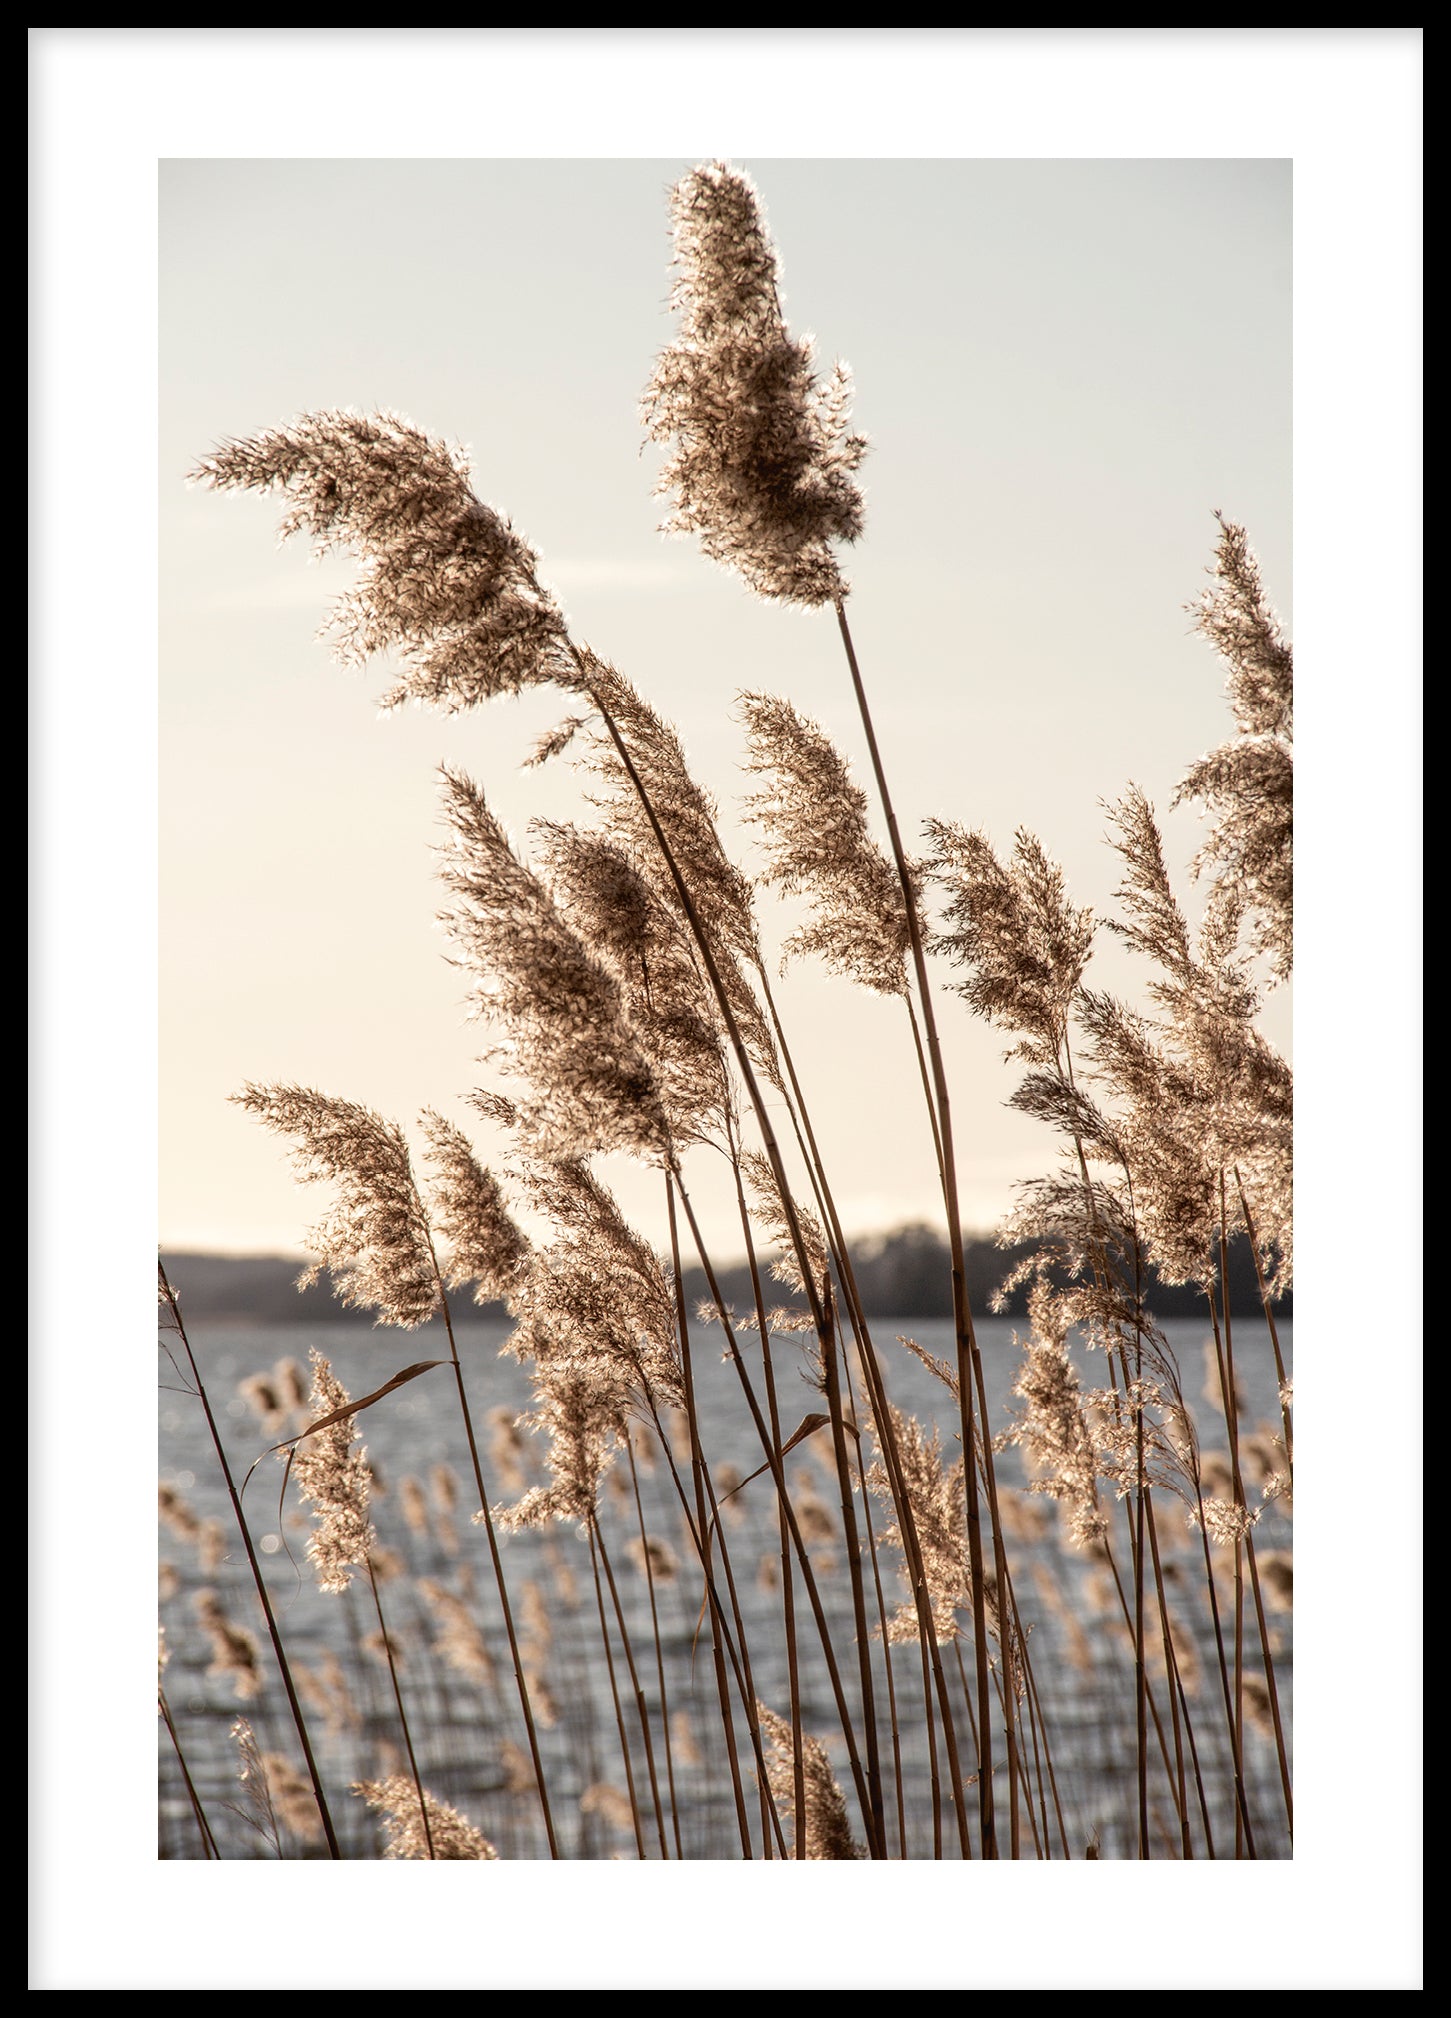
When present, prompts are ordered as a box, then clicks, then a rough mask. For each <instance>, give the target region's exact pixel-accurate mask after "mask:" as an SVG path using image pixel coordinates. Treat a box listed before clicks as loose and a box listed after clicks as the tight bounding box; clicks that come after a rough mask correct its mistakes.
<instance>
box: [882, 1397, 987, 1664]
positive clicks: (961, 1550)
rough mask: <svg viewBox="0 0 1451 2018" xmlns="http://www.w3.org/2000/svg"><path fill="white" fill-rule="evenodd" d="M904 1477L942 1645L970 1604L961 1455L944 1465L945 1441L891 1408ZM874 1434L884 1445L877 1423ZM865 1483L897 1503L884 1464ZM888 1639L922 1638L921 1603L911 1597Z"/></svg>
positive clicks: (896, 1534)
mask: <svg viewBox="0 0 1451 2018" xmlns="http://www.w3.org/2000/svg"><path fill="white" fill-rule="evenodd" d="M887 1406H888V1407H889V1408H891V1411H892V1423H893V1427H894V1429H895V1431H896V1442H897V1451H898V1457H899V1460H900V1463H901V1467H902V1479H903V1484H904V1486H905V1488H906V1492H907V1497H908V1499H909V1500H910V1502H911V1506H912V1519H913V1522H914V1523H915V1525H916V1529H917V1541H918V1544H919V1546H920V1548H921V1550H922V1565H923V1568H924V1570H925V1571H926V1576H927V1595H928V1599H929V1601H930V1603H931V1606H932V1617H931V1619H930V1621H929V1622H928V1623H929V1626H930V1629H931V1632H932V1635H933V1638H934V1639H935V1640H936V1641H937V1643H938V1645H939V1646H942V1645H945V1644H946V1643H947V1642H948V1641H949V1640H955V1639H956V1638H957V1636H958V1625H957V1613H958V1608H959V1607H967V1608H970V1607H971V1605H972V1572H971V1570H970V1568H969V1566H968V1552H967V1535H966V1532H965V1530H964V1528H963V1523H962V1459H961V1458H958V1459H957V1460H956V1462H955V1463H953V1464H950V1465H944V1464H943V1462H942V1440H941V1436H940V1434H939V1432H938V1431H937V1430H935V1429H934V1430H933V1432H932V1435H931V1437H930V1438H929V1437H928V1436H927V1434H926V1432H925V1431H924V1430H923V1428H922V1425H921V1424H920V1423H919V1422H917V1421H916V1420H915V1419H914V1418H913V1417H911V1416H908V1415H904V1414H903V1413H902V1412H901V1410H900V1409H897V1408H892V1405H891V1403H890V1402H889V1403H888V1404H887ZM872 1435H873V1438H874V1440H875V1441H876V1442H877V1446H878V1449H880V1448H881V1439H880V1436H879V1435H878V1432H877V1429H876V1426H875V1425H873V1429H872ZM867 1484H868V1485H869V1486H870V1487H871V1489H872V1491H873V1492H874V1493H876V1495H877V1496H878V1498H879V1499H880V1500H881V1501H882V1503H883V1505H884V1506H886V1507H892V1506H893V1498H892V1490H891V1485H890V1482H889V1480H888V1476H887V1472H886V1469H885V1467H884V1466H883V1465H881V1464H880V1463H878V1464H874V1465H873V1466H872V1468H871V1470H870V1471H869V1472H868V1474H867ZM882 1540H883V1542H884V1543H885V1544H886V1545H887V1546H888V1547H889V1548H899V1549H900V1548H901V1547H902V1534H901V1529H900V1527H899V1526H898V1524H897V1519H896V1514H895V1511H894V1512H893V1515H892V1518H891V1520H890V1521H889V1522H888V1524H887V1526H886V1528H885V1529H884V1530H883V1534H882ZM887 1638H888V1639H889V1640H893V1641H912V1642H915V1641H916V1640H917V1638H918V1626H917V1605H916V1600H915V1599H914V1598H908V1600H907V1602H906V1603H905V1604H904V1605H901V1606H899V1607H898V1609H897V1610H896V1611H895V1612H894V1613H893V1615H892V1617H891V1618H890V1619H889V1620H888V1621H887Z"/></svg>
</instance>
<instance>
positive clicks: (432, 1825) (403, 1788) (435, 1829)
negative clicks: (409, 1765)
mask: <svg viewBox="0 0 1451 2018" xmlns="http://www.w3.org/2000/svg"><path fill="white" fill-rule="evenodd" d="M353 1792H354V1793H355V1794H360V1795H361V1796H362V1798H363V1799H364V1800H365V1801H366V1802H367V1804H368V1806H369V1807H370V1808H372V1809H373V1810H374V1811H375V1812H376V1813H378V1814H380V1815H381V1816H382V1817H383V1833H384V1835H385V1837H386V1839H387V1842H386V1847H385V1849H384V1851H383V1855H384V1856H385V1857H396V1858H413V1859H421V1860H427V1859H428V1858H429V1857H430V1856H432V1857H433V1858H436V1859H438V1860H440V1861H443V1860H450V1861H455V1862H460V1861H472V1862H475V1863H482V1862H488V1861H491V1860H493V1859H496V1858H497V1857H498V1854H499V1853H498V1851H497V1850H496V1849H495V1848H494V1846H493V1844H492V1843H491V1842H489V1841H488V1839H487V1838H486V1837H484V1836H482V1835H480V1833H479V1831H478V1830H477V1829H476V1828H475V1827H474V1825H473V1823H472V1822H470V1821H469V1820H467V1818H466V1817H465V1816H463V1815H461V1814H460V1813H459V1811H458V1809H457V1808H450V1807H448V1806H447V1805H446V1804H445V1803H444V1802H442V1801H438V1800H435V1799H434V1797H433V1795H432V1794H430V1793H429V1791H428V1789H427V1788H426V1787H425V1788H424V1790H423V1800H424V1803H425V1805H426V1807H427V1811H428V1827H427V1830H426V1831H425V1829H424V1825H423V1810H422V1809H421V1808H420V1806H419V1801H418V1789H417V1787H416V1786H415V1785H414V1784H413V1781H412V1780H411V1779H409V1778H408V1776H407V1775H406V1774H404V1773H394V1774H391V1775H390V1776H389V1778H388V1779H386V1780H360V1781H358V1782H357V1783H356V1784H355V1785H354V1787H353ZM430 1845H431V1848H430Z"/></svg>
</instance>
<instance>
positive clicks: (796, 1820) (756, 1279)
mask: <svg viewBox="0 0 1451 2018" xmlns="http://www.w3.org/2000/svg"><path fill="white" fill-rule="evenodd" d="M732 1152H733V1153H732V1157H731V1171H732V1175H733V1176H734V1179H735V1189H736V1204H737V1208H738V1210H739V1212H740V1219H741V1232H742V1235H743V1237H744V1239H745V1243H746V1260H747V1262H748V1264H749V1267H750V1271H751V1294H752V1296H753V1298H754V1300H755V1305H756V1327H757V1330H758V1331H759V1333H760V1338H761V1369H762V1373H763V1374H764V1376H765V1382H766V1407H767V1409H768V1411H769V1413H770V1421H771V1442H772V1445H773V1447H774V1448H775V1449H776V1450H777V1451H779V1450H780V1449H781V1448H782V1446H783V1443H784V1438H783V1436H782V1432H781V1410H780V1406H779V1403H778V1401H777V1397H776V1375H775V1369H774V1367H773V1366H772V1363H771V1327H770V1323H769V1321H768V1319H767V1316H766V1297H765V1291H764V1289H763V1287H762V1284H761V1271H760V1268H759V1265H758V1263H757V1260H756V1245H755V1241H754V1239H753V1238H752V1235H751V1215H750V1212H749V1210H748V1209H747V1206H746V1194H745V1188H744V1185H743V1183H742V1181H741V1165H740V1158H739V1156H738V1155H736V1154H735V1153H734V1144H732ZM776 1522H777V1532H778V1534H779V1537H780V1545H781V1602H782V1610H783V1619H784V1624H785V1631H786V1675H787V1688H788V1692H789V1696H790V1704H791V1733H792V1763H791V1785H792V1795H791V1814H792V1817H793V1826H794V1830H795V1835H794V1839H793V1842H792V1848H791V1854H792V1856H793V1857H797V1858H799V1857H800V1856H801V1855H802V1853H803V1836H802V1827H803V1824H802V1818H803V1817H804V1815H805V1813H806V1760H805V1753H804V1750H803V1747H802V1740H801V1672H800V1662H799V1655H798V1650H797V1645H796V1593H795V1589H794V1585H793V1581H792V1574H791V1528H790V1523H789V1522H788V1521H787V1518H786V1512H785V1508H784V1507H782V1506H781V1505H780V1504H779V1503H778V1505H777V1508H776ZM899 1784H900V1775H899Z"/></svg>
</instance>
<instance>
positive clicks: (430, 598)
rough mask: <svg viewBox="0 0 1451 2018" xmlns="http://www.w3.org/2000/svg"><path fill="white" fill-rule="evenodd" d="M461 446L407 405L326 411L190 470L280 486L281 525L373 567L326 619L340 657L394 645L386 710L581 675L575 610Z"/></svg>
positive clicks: (245, 484) (251, 485)
mask: <svg viewBox="0 0 1451 2018" xmlns="http://www.w3.org/2000/svg"><path fill="white" fill-rule="evenodd" d="M468 476H469V463H468V458H467V456H466V455H465V454H464V453H463V451H462V450H461V449H458V448H452V447H450V446H449V445H448V444H447V443H446V442H443V441H438V440H435V439H434V438H433V437H432V436H430V435H427V434H424V433H423V431H422V430H421V429H420V428H417V427H415V426H414V425H413V423H412V422H411V421H408V420H405V419H403V418H402V416H401V415H399V414H396V413H372V414H360V413H352V412H348V411H343V410H339V409H327V410H324V411H320V412H316V413H307V414H303V415H302V416H301V417H300V418H299V419H298V420H296V421H295V422H294V423H293V424H292V426H291V427H285V428H269V429H267V430H265V431H264V432H263V433H261V434H257V435H253V436H252V437H250V438H249V439H248V440H245V441H231V442H227V443H225V444H224V445H223V446H222V447H221V448H219V449H218V450H217V451H216V452H215V454H213V455H210V456H206V457H204V458H203V459H202V461H201V462H199V463H198V464H197V466H196V468H195V469H194V470H193V471H192V472H191V477H192V480H193V481H194V482H199V483H207V484H210V485H211V486H212V487H213V488H214V489H217V490H259V491H274V490H276V491H281V492H283V493H284V495H285V496H286V497H287V498H288V499H289V503H288V508H287V510H286V512H285V514H284V516H283V519H282V527H281V534H282V537H283V538H284V539H285V538H287V537H288V536H289V535H290V534H292V533H296V532H302V531H307V532H310V533H311V534H312V536H313V542H314V548H315V550H316V551H318V552H319V553H323V552H327V551H329V550H330V549H333V548H343V549H344V550H346V551H348V552H350V553H353V554H356V555H357V556H358V557H359V559H360V560H361V562H362V579H361V580H360V582H359V584H358V586H357V587H356V588H354V589H352V590H350V591H349V592H348V593H347V594H346V595H344V596H342V597H340V598H339V600H338V602H337V604H336V605H335V607H334V610H333V614H332V616H331V618H330V619H329V622H328V624H327V626H326V629H327V630H328V631H332V632H336V633H337V637H338V643H337V646H336V652H337V656H338V657H339V658H340V659H341V660H343V662H344V663H345V664H354V665H356V664H361V663H362V661H363V660H365V659H367V658H369V657H371V656H372V654H373V653H375V652H380V651H385V650H392V651H393V652H394V653H395V654H396V655H397V661H398V664H399V665H400V666H401V668H402V670H401V672H400V675H399V677H398V679H397V681H396V682H395V684H394V685H393V686H392V687H390V688H389V690H388V692H387V693H386V694H385V695H384V696H383V706H384V707H385V708H396V707H399V706H401V705H402V703H403V702H404V701H408V700H416V701H424V702H427V703H429V704H430V705H432V706H434V707H439V708H443V709H445V710H447V711H448V712H450V713H452V712H454V711H456V710H458V709H461V708H470V707H475V706H477V705H478V703H479V702H480V701H484V700H487V699H489V698H490V697H491V696H492V695H495V694H513V693H518V692H519V691H520V690H521V689H522V688H524V687H527V686H534V685H537V684H539V683H540V682H542V681H548V680H557V681H561V682H563V683H565V684H569V683H571V681H572V677H573V663H572V661H571V659H570V657H569V653H568V651H567V649H566V633H565V625H564V619H563V617H562V616H561V614H560V612H559V609H558V608H557V606H556V604H555V602H554V599H553V597H552V596H551V595H550V594H549V592H548V590H546V589H544V588H543V587H541V585H540V583H539V580H538V577H537V574H536V572H535V570H536V568H537V565H538V555H537V554H536V553H535V552H534V550H533V549H532V548H531V547H530V546H528V545H526V543H525V542H524V541H523V540H522V539H520V538H519V536H518V534H517V533H515V532H514V530H513V529H512V527H511V526H510V525H509V523H508V521H507V520H505V519H502V518H500V516H499V514H498V513H497V512H495V511H494V510H492V509H491V508H490V507H489V506H488V505H485V504H481V503H480V502H479V500H478V499H477V498H476V497H475V496H474V494H473V492H472V491H471V490H470V488H469V484H468Z"/></svg>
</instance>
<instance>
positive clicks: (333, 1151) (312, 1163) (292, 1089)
mask: <svg viewBox="0 0 1451 2018" xmlns="http://www.w3.org/2000/svg"><path fill="white" fill-rule="evenodd" d="M232 1097H233V1099H234V1100H235V1101H236V1102H237V1104H238V1105H239V1106H241V1107H245V1108H246V1109H247V1111H248V1112H249V1113H251V1114H255V1115H257V1116H258V1118H259V1119H260V1120H261V1122H262V1124H263V1126H264V1127H267V1128H270V1129H271V1130H272V1131H273V1133H274V1134H277V1135H285V1136H290V1137H291V1138H292V1141H293V1149H292V1158H293V1162H294V1164H295V1165H296V1167H297V1169H298V1172H299V1174H300V1175H301V1177H302V1179H303V1181H304V1182H305V1183H314V1182H320V1181H323V1180H330V1181H331V1182H333V1183H334V1184H336V1185H337V1187H338V1196H337V1200H336V1202H335V1203H334V1205H333V1207H332V1209H331V1211H330V1212H329V1213H328V1214H327V1216H326V1217H325V1218H324V1219H323V1220H321V1221H320V1222H319V1224H318V1225H316V1226H314V1227H312V1228H310V1229H309V1231H308V1233H307V1234H306V1236H305V1238H306V1241H307V1244H308V1246H309V1247H311V1248H312V1249H313V1251H314V1253H315V1254H316V1255H317V1256H318V1260H317V1261H316V1263H315V1264H314V1265H313V1267H311V1268H310V1269H308V1270H306V1271H305V1273H304V1274H303V1275H301V1276H300V1277H299V1278H298V1287H299V1289H306V1288H307V1287H308V1285H309V1284H310V1283H313V1282H316V1280H317V1279H318V1277H319V1276H320V1275H321V1274H322V1271H323V1269H324V1268H327V1269H330V1270H331V1271H332V1274H333V1278H334V1293H335V1294H336V1296H337V1297H338V1299H339V1300H340V1301H341V1302H342V1303H345V1304H347V1305H348V1306H349V1307H350V1308H352V1309H357V1310H376V1311H377V1313H378V1322H379V1323H380V1324H397V1325H401V1326H402V1327H404V1329H407V1330H411V1329H412V1328H413V1327H414V1326H415V1325H419V1324H422V1323H423V1322H424V1321H425V1320H426V1319H427V1318H430V1317H432V1316H433V1314H434V1312H435V1311H436V1310H437V1309H438V1307H439V1288H438V1271H437V1268H436V1266H435V1264H434V1258H433V1249H432V1246H431V1244H430V1240H429V1231H428V1219H427V1215H426V1214H425V1212H424V1209H423V1202H422V1200H421V1199H420V1197H419V1195H418V1186H417V1184H416V1183H415V1182H414V1177H413V1166H412V1163H411V1162H410V1160H409V1155H408V1145H407V1143H406V1142H405V1141H404V1140H403V1134H402V1131H401V1130H400V1129H399V1127H398V1125H397V1123H396V1122H393V1121H385V1120H384V1119H383V1117H382V1116H381V1115H379V1114H375V1113H374V1112H373V1111H372V1109H371V1108H368V1107H362V1106H359V1105H358V1103H357V1102H356V1101H352V1100H336V1099H334V1098H332V1096H331V1095H329V1094H326V1093H318V1092H315V1091H314V1090H313V1089H312V1088H311V1087H308V1086H252V1085H248V1086H245V1087H244V1088H243V1090H242V1091H241V1092H240V1093H237V1094H234V1095H233V1096H232Z"/></svg>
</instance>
